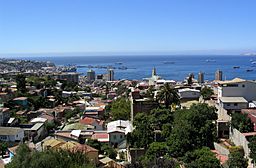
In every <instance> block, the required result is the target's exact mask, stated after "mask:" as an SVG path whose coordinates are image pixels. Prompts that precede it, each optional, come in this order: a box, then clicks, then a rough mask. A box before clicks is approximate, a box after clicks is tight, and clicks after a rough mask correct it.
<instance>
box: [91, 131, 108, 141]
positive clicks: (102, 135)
mask: <svg viewBox="0 0 256 168" xmlns="http://www.w3.org/2000/svg"><path fill="white" fill-rule="evenodd" d="M92 139H97V140H98V141H100V142H109V134H108V133H102V132H101V133H99V132H97V133H94V134H93V135H92Z"/></svg>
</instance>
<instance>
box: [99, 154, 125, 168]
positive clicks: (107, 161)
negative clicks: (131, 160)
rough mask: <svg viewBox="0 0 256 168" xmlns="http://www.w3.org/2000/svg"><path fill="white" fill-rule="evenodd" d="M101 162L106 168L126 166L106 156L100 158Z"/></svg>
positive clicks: (101, 165)
mask: <svg viewBox="0 0 256 168" xmlns="http://www.w3.org/2000/svg"><path fill="white" fill-rule="evenodd" d="M99 162H100V167H104V168H125V166H124V165H121V164H119V163H117V162H116V161H114V160H113V159H111V158H109V157H104V158H102V159H100V160H99Z"/></svg>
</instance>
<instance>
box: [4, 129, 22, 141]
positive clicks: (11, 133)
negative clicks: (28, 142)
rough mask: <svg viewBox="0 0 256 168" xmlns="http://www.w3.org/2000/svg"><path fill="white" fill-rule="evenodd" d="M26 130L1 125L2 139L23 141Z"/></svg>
mask: <svg viewBox="0 0 256 168" xmlns="http://www.w3.org/2000/svg"><path fill="white" fill-rule="evenodd" d="M23 138H24V130H23V129H21V128H18V127H0V140H1V141H6V142H16V141H22V140H23Z"/></svg>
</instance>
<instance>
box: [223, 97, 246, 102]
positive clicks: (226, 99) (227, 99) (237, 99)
mask: <svg viewBox="0 0 256 168" xmlns="http://www.w3.org/2000/svg"><path fill="white" fill-rule="evenodd" d="M220 101H221V102H223V103H248V101H247V100H245V98H243V97H220Z"/></svg>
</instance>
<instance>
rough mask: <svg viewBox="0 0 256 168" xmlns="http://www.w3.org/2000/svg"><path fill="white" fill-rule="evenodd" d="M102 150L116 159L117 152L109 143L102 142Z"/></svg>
mask: <svg viewBox="0 0 256 168" xmlns="http://www.w3.org/2000/svg"><path fill="white" fill-rule="evenodd" d="M101 151H103V154H105V155H107V156H108V157H109V158H111V159H116V156H117V152H116V151H115V149H114V148H112V147H111V146H110V145H108V144H102V147H101Z"/></svg>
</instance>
